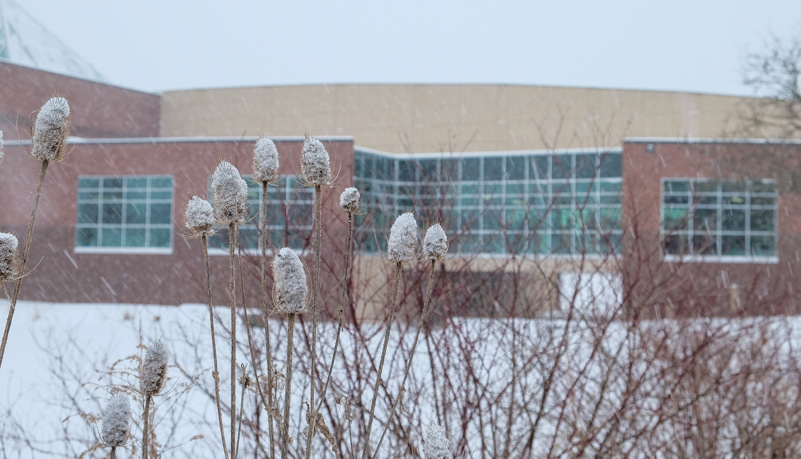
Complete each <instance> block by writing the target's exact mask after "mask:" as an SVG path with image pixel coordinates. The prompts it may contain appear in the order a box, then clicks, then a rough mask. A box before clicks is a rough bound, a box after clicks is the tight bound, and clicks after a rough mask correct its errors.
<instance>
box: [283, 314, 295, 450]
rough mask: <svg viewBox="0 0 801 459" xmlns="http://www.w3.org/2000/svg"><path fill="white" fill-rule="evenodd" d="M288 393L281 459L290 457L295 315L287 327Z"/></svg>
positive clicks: (286, 392) (285, 395)
mask: <svg viewBox="0 0 801 459" xmlns="http://www.w3.org/2000/svg"><path fill="white" fill-rule="evenodd" d="M286 328H287V330H286V340H287V344H286V391H285V392H284V428H283V429H281V430H282V432H281V435H282V436H283V437H284V441H282V442H281V459H287V457H289V405H290V399H291V398H292V348H293V346H294V339H295V313H294V312H290V313H289V319H288V320H287V325H286Z"/></svg>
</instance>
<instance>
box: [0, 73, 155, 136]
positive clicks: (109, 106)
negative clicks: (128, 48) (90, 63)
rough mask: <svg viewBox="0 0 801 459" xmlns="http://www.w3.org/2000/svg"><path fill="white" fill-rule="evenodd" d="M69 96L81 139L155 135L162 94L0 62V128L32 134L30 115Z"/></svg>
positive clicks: (9, 132)
mask: <svg viewBox="0 0 801 459" xmlns="http://www.w3.org/2000/svg"><path fill="white" fill-rule="evenodd" d="M56 95H58V96H63V97H66V98H67V100H68V101H69V103H70V108H71V111H72V116H71V120H72V129H71V130H72V132H71V134H72V135H74V136H77V137H94V138H106V137H157V136H158V135H159V120H160V96H158V95H154V94H148V93H144V92H139V91H132V90H129V89H123V88H119V87H115V86H109V85H105V84H101V83H96V82H93V81H87V80H81V79H78V78H72V77H68V76H64V75H58V74H56V73H50V72H44V71H41V70H36V69H32V68H28V67H22V66H19V65H14V64H8V63H3V62H0V131H3V137H4V138H5V139H6V140H9V139H28V138H30V119H31V114H32V113H33V112H35V111H36V110H39V108H41V107H42V104H44V103H45V102H46V101H47V99H49V98H51V97H53V96H56Z"/></svg>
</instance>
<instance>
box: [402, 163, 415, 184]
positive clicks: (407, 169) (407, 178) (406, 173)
mask: <svg viewBox="0 0 801 459" xmlns="http://www.w3.org/2000/svg"><path fill="white" fill-rule="evenodd" d="M416 180H417V164H416V161H414V160H412V159H405V160H400V161H399V162H398V181H399V182H414V181H416Z"/></svg>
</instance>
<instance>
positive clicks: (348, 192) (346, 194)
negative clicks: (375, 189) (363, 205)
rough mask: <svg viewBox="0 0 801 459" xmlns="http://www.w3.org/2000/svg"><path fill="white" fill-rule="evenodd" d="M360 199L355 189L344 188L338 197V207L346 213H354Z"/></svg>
mask: <svg viewBox="0 0 801 459" xmlns="http://www.w3.org/2000/svg"><path fill="white" fill-rule="evenodd" d="M361 198H362V197H361V195H360V194H359V190H357V189H356V188H353V187H350V188H345V191H343V192H342V194H341V195H340V196H339V206H340V207H342V208H343V209H345V210H346V211H348V212H356V211H357V210H359V202H360V200H361Z"/></svg>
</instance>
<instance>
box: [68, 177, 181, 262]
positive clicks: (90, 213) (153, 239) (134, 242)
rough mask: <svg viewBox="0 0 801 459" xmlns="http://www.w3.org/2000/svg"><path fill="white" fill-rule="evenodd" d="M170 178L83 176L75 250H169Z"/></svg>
mask: <svg viewBox="0 0 801 459" xmlns="http://www.w3.org/2000/svg"><path fill="white" fill-rule="evenodd" d="M172 195H173V185H172V178H171V177H162V176H153V177H147V176H131V177H80V178H79V179H78V206H77V209H78V210H77V219H76V221H77V228H76V247H87V248H88V247H98V248H170V247H171V245H172V197H173V196H172Z"/></svg>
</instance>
